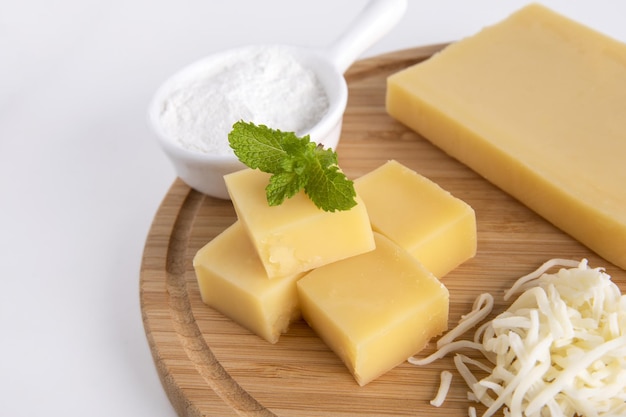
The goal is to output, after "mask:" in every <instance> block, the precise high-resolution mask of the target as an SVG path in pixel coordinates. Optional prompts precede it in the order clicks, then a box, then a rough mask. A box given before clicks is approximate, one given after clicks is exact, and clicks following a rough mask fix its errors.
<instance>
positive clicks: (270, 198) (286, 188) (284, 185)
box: [265, 172, 306, 206]
mask: <svg viewBox="0 0 626 417" xmlns="http://www.w3.org/2000/svg"><path fill="white" fill-rule="evenodd" d="M305 184H306V178H305V177H304V176H303V175H298V174H296V173H294V172H281V173H279V174H274V175H272V176H271V177H270V183H269V184H268V185H267V187H265V192H266V195H267V202H268V204H269V205H270V206H279V205H281V204H282V203H283V201H285V199H287V198H291V197H293V196H294V195H296V194H297V193H298V191H300V190H301V189H303V188H304V186H305Z"/></svg>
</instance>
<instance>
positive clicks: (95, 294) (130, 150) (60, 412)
mask: <svg viewBox="0 0 626 417" xmlns="http://www.w3.org/2000/svg"><path fill="white" fill-rule="evenodd" d="M365 3H366V2H365V0H343V1H337V0H334V1H330V0H316V1H307V2H304V1H288V0H264V1H261V0H254V1H253V0H230V1H216V0H213V1H212V0H204V1H201V0H184V1H174V0H150V1H149V0H125V1H122V0H83V1H77V0H19V1H16V0H14V1H11V2H9V1H8V0H1V3H0V276H1V277H2V278H1V279H2V285H1V287H0V415H1V416H7V417H9V416H10V417H19V416H35V415H41V416H43V415H46V416H64V417H71V416H106V417H111V416H115V417H125V416H132V417H142V416H146V417H148V416H149V417H172V416H174V415H175V413H174V411H173V409H172V407H171V405H170V403H169V402H168V400H167V397H166V396H165V393H164V391H163V389H162V387H161V385H160V382H159V380H158V377H157V374H156V370H155V367H154V365H153V363H152V358H151V356H150V352H149V350H148V345H147V342H146V339H145V334H144V330H143V327H142V322H141V314H140V309H139V292H138V289H139V266H140V262H141V256H142V250H143V245H144V243H145V238H146V234H147V232H148V229H149V227H150V223H151V221H152V219H153V217H154V214H155V212H156V210H157V208H158V206H159V203H160V201H161V199H162V198H163V196H164V195H165V194H166V192H167V190H168V187H169V186H170V185H171V183H172V181H173V180H174V178H175V177H174V173H173V169H172V168H171V166H170V164H169V162H168V161H167V160H166V158H165V156H164V154H163V153H162V152H161V150H160V148H158V146H157V145H156V142H155V140H154V137H153V135H152V133H151V131H150V130H149V128H148V126H147V123H146V108H147V104H148V102H149V100H150V98H151V95H152V93H153V92H154V90H155V89H156V88H157V86H158V85H159V84H160V83H161V82H162V81H163V80H164V79H165V78H166V77H168V76H169V75H170V74H171V73H173V72H174V71H176V70H177V69H179V68H180V67H182V66H184V65H186V64H188V63H190V62H191V61H193V60H196V59H198V58H200V57H203V56H204V55H207V54H210V53H212V52H215V51H218V50H222V49H226V48H229V47H232V46H238V45H242V44H246V43H272V42H275V43H292V44H297V45H315V46H324V45H327V44H329V43H330V42H332V41H333V39H334V38H335V37H337V36H338V35H339V34H340V33H341V32H342V30H343V29H344V28H345V27H346V26H347V24H348V22H349V21H350V20H351V19H352V17H354V16H355V15H356V13H357V12H358V10H360V9H361V8H362V7H363V6H364V5H365ZM543 3H544V4H545V5H547V6H549V7H551V8H553V9H554V10H556V11H559V12H561V13H563V14H565V15H567V16H569V17H571V18H574V19H575V20H578V21H580V22H582V23H585V24H587V25H589V26H591V27H593V28H595V29H597V30H600V31H602V32H604V33H606V34H608V35H610V36H612V37H615V38H617V39H619V40H621V41H625V42H626V25H625V24H624V16H626V2H623V1H621V0H613V1H610V0H593V1H591V0H588V1H582V0H578V1H571V0H562V1H557V0H554V1H547V0H546V1H544V2H543ZM524 4H526V2H524V1H519V0H517V1H513V0H511V1H505V0H480V1H478V0H475V1H462V0H456V1H453V0H433V1H428V2H427V1H415V0H409V8H408V10H407V14H406V16H405V17H404V19H403V20H402V21H401V22H400V23H399V24H398V26H397V27H396V28H395V29H394V30H393V31H392V32H391V33H389V34H388V35H387V36H386V37H385V38H384V39H382V40H381V41H379V42H378V43H377V44H376V45H374V46H373V47H372V48H371V49H369V50H368V51H367V52H366V53H365V55H366V56H371V55H375V54H379V53H382V52H388V51H393V50H397V49H403V48H408V47H414V46H421V45H427V44H433V43H440V42H448V41H452V40H456V39H459V38H462V37H464V36H468V35H471V34H473V33H475V32H476V31H478V30H480V29H481V28H482V27H483V26H485V25H488V24H492V23H495V22H497V21H499V20H501V19H503V18H505V17H506V16H507V15H508V14H509V13H510V12H512V11H514V10H516V9H517V8H519V7H521V6H523V5H524Z"/></svg>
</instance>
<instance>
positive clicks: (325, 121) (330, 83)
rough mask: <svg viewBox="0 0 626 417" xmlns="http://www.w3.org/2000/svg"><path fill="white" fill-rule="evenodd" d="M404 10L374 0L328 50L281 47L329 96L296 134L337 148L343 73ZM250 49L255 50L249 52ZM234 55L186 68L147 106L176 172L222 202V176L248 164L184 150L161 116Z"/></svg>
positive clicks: (399, 2) (392, 0) (403, 2)
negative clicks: (176, 93)
mask: <svg viewBox="0 0 626 417" xmlns="http://www.w3.org/2000/svg"><path fill="white" fill-rule="evenodd" d="M406 7H407V0H370V1H369V2H368V3H367V4H366V6H365V8H364V9H363V10H362V11H361V12H360V13H359V15H358V16H357V17H356V19H355V20H353V22H352V23H351V24H350V26H349V27H348V28H347V30H346V31H345V32H344V33H343V34H342V35H341V36H340V37H339V38H338V39H337V40H336V41H335V42H334V43H333V44H331V45H330V46H329V47H327V48H320V49H305V48H297V47H293V46H279V47H280V48H284V49H285V50H286V51H289V52H290V53H291V54H292V55H293V56H294V57H295V58H296V59H297V60H298V62H300V63H301V64H302V65H303V66H304V67H305V68H309V69H311V70H312V71H313V72H314V73H315V74H316V75H317V77H318V79H319V81H320V83H321V84H322V86H323V88H324V90H325V92H326V94H327V96H328V101H329V108H328V110H327V112H326V113H325V114H324V115H323V116H322V118H321V119H320V120H319V122H318V123H317V124H316V125H315V126H314V127H312V128H311V129H310V130H309V131H308V132H298V135H300V136H302V135H304V134H308V135H310V138H311V141H313V142H316V143H318V144H322V145H323V146H324V147H325V148H332V149H335V148H336V147H337V144H338V143H339V137H340V133H341V125H342V122H343V113H344V111H345V108H346V104H347V100H348V88H347V85H346V81H345V78H344V77H343V73H344V72H345V70H346V69H347V68H348V67H349V66H350V64H351V63H352V62H353V61H354V60H355V59H356V58H357V57H358V56H359V55H360V54H361V53H362V52H363V51H364V50H365V49H367V47H369V46H370V45H371V44H372V43H374V42H375V41H376V40H378V38H380V37H381V36H382V35H383V34H385V33H387V32H388V31H389V30H390V29H391V28H392V27H393V26H394V25H395V24H396V23H397V21H398V20H399V19H400V18H401V17H402V16H403V14H404V12H405V9H406ZM250 47H252V48H253V47H254V46H248V47H245V48H250ZM257 47H262V46H257ZM236 52H237V50H236V49H235V50H229V51H225V52H222V53H218V54H215V55H211V56H208V57H207V58H204V59H202V60H200V61H197V62H195V63H193V64H191V65H189V66H188V67H186V68H183V69H182V70H181V71H179V72H178V73H176V74H174V75H173V76H172V77H171V78H169V79H168V80H167V81H165V83H164V84H163V85H162V86H161V87H160V88H159V89H158V90H157V92H156V94H155V96H154V98H153V100H152V103H151V104H150V108H149V119H150V124H151V126H152V128H153V130H154V131H155V132H156V134H157V137H158V139H159V143H160V144H161V147H162V148H163V150H164V151H165V153H166V154H167V156H168V157H169V158H170V160H171V161H172V164H173V165H174V168H175V170H176V174H177V175H178V176H179V177H180V178H181V179H182V180H183V181H184V182H185V183H187V184H188V185H189V186H190V187H192V188H195V189H196V190H198V191H200V192H202V193H205V194H207V195H210V196H213V197H218V198H223V199H228V198H229V195H228V191H227V189H226V185H225V183H224V175H226V174H228V173H231V172H234V171H236V170H239V169H243V168H244V165H243V164H242V163H241V162H239V160H238V159H237V157H236V156H234V154H233V155H232V156H224V155H212V154H207V153H201V152H196V151H192V150H189V149H187V148H185V147H183V146H182V145H180V144H179V143H178V142H177V141H176V140H174V139H173V138H172V137H170V136H169V135H167V134H166V132H165V129H164V128H163V125H162V123H161V120H160V117H159V116H160V114H161V112H162V111H163V106H164V103H165V101H166V99H167V97H168V96H169V94H170V93H171V92H172V91H173V90H174V89H175V88H176V87H178V86H180V85H181V83H184V82H185V81H186V80H188V79H189V78H197V77H198V74H201V73H202V72H203V71H206V70H207V69H209V68H214V66H216V65H217V66H220V65H222V64H223V62H224V60H225V59H226V58H227V57H228V56H229V55H230V54H232V53H236ZM236 121H237V120H233V121H232V122H233V123H235V122H236ZM244 121H247V122H251V120H244ZM268 127H270V128H280V127H278V126H268ZM224 140H225V141H228V138H227V137H225V138H224Z"/></svg>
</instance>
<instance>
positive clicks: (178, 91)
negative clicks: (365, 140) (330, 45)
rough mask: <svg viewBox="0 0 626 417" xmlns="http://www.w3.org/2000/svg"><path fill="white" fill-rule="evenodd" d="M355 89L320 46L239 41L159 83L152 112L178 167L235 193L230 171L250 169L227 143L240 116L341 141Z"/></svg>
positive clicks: (203, 185) (200, 185)
mask: <svg viewBox="0 0 626 417" xmlns="http://www.w3.org/2000/svg"><path fill="white" fill-rule="evenodd" d="M347 97H348V91H347V86H346V82H345V79H344V78H343V74H342V73H340V72H339V71H338V70H337V69H336V68H335V66H333V65H332V64H331V63H329V62H328V60H326V59H324V57H323V56H322V55H320V54H318V53H317V52H316V51H315V50H307V49H303V48H296V47H290V46H282V45H258V46H246V47H241V48H236V49H233V50H228V51H224V52H222V53H218V54H215V55H211V56H209V57H207V58H205V59H202V60H200V61H197V62H195V63H193V64H191V65H189V66H187V67H185V68H183V69H182V70H180V71H179V72H177V73H176V74H174V75H173V76H172V77H170V78H169V79H168V80H166V81H165V83H163V85H162V86H161V87H160V88H159V89H158V90H157V92H156V94H155V96H154V98H153V101H152V103H151V105H150V108H149V118H150V123H151V126H152V128H153V130H154V131H155V132H156V134H157V137H158V139H159V143H160V145H161V147H162V148H163V150H164V151H165V153H166V154H167V155H168V156H169V158H170V160H171V161H172V163H173V165H174V168H175V171H176V174H177V175H178V176H179V177H180V178H181V179H182V180H183V181H184V182H185V183H187V184H188V185H189V186H190V187H192V188H194V189H196V190H198V191H200V192H202V193H205V194H207V195H210V196H213V197H218V198H223V199H227V198H229V196H228V192H227V190H226V186H225V184H224V180H223V176H224V175H225V174H228V173H230V172H234V171H236V170H239V169H243V168H244V165H243V164H242V163H241V162H239V160H238V159H237V157H236V156H235V154H234V152H233V150H232V149H231V148H230V146H229V143H228V133H229V132H230V131H231V129H232V126H233V124H234V123H235V122H237V121H240V120H242V121H245V122H253V123H255V124H257V125H259V124H263V125H266V126H268V127H270V128H272V129H280V130H282V131H285V132H294V133H296V134H297V135H298V136H305V135H309V136H310V139H311V141H313V142H316V143H318V144H321V145H323V146H324V147H325V148H332V149H334V148H336V146H337V144H338V142H339V136H340V131H341V124H342V118H343V112H344V110H345V107H346V103H347Z"/></svg>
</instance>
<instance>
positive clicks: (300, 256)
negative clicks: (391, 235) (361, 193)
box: [224, 169, 374, 278]
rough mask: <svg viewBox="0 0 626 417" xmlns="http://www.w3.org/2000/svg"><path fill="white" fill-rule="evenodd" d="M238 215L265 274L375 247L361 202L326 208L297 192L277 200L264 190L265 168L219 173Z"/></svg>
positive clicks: (297, 269) (288, 271) (289, 272)
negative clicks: (274, 202) (271, 200)
mask: <svg viewBox="0 0 626 417" xmlns="http://www.w3.org/2000/svg"><path fill="white" fill-rule="evenodd" d="M224 179H225V181H226V186H227V188H228V192H229V194H230V197H231V199H232V202H233V205H234V206H235V210H236V212H237V216H238V217H239V220H240V221H241V222H242V223H243V224H244V225H245V226H246V229H247V231H248V234H249V235H250V237H251V240H252V243H253V245H254V246H255V248H256V249H257V252H258V254H259V257H260V258H261V262H262V263H263V265H264V267H265V270H266V271H267V275H268V276H269V277H270V278H274V277H280V276H285V275H292V274H295V273H299V272H304V271H308V270H311V269H313V268H317V267H319V266H322V265H325V264H327V263H329V262H334V261H338V260H340V259H344V258H348V257H350V256H354V255H358V254H360V253H363V252H367V251H371V250H372V249H374V237H373V235H372V229H371V226H370V223H369V217H368V215H367V211H366V209H365V205H364V204H363V202H362V201H361V199H360V198H359V197H357V203H358V204H357V205H356V206H355V207H353V208H352V209H350V210H346V211H336V212H326V211H323V210H320V209H319V208H317V207H316V206H315V204H313V202H312V201H311V200H310V199H309V198H308V197H307V196H306V195H305V194H304V192H300V193H299V194H296V195H295V196H294V197H292V198H290V199H287V200H285V202H284V203H283V204H281V205H279V206H272V207H270V206H269V205H268V203H267V198H266V196H265V187H266V186H267V184H268V181H269V174H266V173H263V172H260V171H258V170H252V169H244V170H241V171H238V172H235V173H232V174H228V175H226V176H225V177H224Z"/></svg>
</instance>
